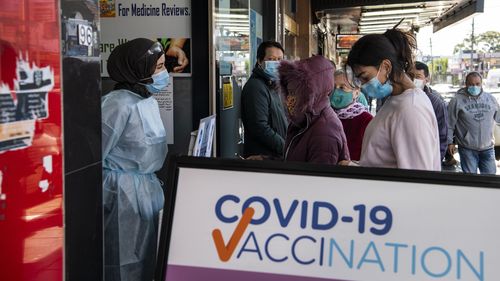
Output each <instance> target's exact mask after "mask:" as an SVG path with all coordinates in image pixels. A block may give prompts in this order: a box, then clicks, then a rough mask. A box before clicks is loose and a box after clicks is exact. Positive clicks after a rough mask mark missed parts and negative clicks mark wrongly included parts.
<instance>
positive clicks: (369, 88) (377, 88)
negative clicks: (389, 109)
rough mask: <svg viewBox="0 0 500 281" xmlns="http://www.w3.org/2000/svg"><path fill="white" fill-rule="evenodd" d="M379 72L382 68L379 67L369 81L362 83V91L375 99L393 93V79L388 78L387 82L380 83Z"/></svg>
mask: <svg viewBox="0 0 500 281" xmlns="http://www.w3.org/2000/svg"><path fill="white" fill-rule="evenodd" d="M379 73H380V68H379V69H378V72H377V75H376V76H375V77H373V78H372V79H371V80H370V81H368V82H367V83H365V84H363V85H361V91H362V92H363V93H365V94H367V95H368V96H370V97H372V98H375V99H383V98H385V97H387V96H389V95H390V94H391V93H392V84H391V81H389V79H387V81H386V82H385V84H382V83H380V80H378V74H379Z"/></svg>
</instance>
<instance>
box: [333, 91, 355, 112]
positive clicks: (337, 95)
mask: <svg viewBox="0 0 500 281" xmlns="http://www.w3.org/2000/svg"><path fill="white" fill-rule="evenodd" d="M352 102H353V95H352V92H346V91H344V90H342V89H340V88H339V89H335V91H334V92H333V93H332V95H331V96H330V104H331V105H332V107H333V108H335V109H341V108H346V107H347V106H348V105H350V104H351V103H352Z"/></svg>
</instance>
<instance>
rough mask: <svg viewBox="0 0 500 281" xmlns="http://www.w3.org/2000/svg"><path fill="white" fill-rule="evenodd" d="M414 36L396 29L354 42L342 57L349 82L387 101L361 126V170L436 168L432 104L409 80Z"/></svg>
mask: <svg viewBox="0 0 500 281" xmlns="http://www.w3.org/2000/svg"><path fill="white" fill-rule="evenodd" d="M415 47H416V42H415V37H413V36H412V35H411V34H406V33H403V32H402V31H400V30H397V29H390V30H387V31H386V32H385V33H384V34H370V35H366V36H364V37H362V38H361V39H359V40H358V41H357V42H356V43H355V44H354V46H353V47H352V49H351V51H350V52H349V57H348V59H347V66H346V72H347V74H348V75H347V76H348V78H349V80H350V82H351V83H352V84H353V85H355V86H361V90H362V91H363V92H364V93H366V94H367V95H369V96H370V97H373V98H375V99H383V98H386V97H387V100H386V101H385V103H384V105H383V107H382V109H380V111H379V112H378V113H377V115H376V116H375V118H374V119H373V120H372V121H371V122H370V124H369V125H368V127H367V128H366V131H365V135H364V138H363V145H362V149H361V159H360V165H361V166H368V167H384V168H400V169H416V170H434V171H440V170H441V162H440V152H439V134H438V126H437V121H436V117H435V114H434V111H433V109H432V104H431V102H430V100H429V98H428V97H427V96H426V95H425V93H424V92H423V91H422V90H421V89H418V88H416V87H415V85H414V84H413V81H412V79H411V77H410V75H409V74H410V73H411V71H412V68H413V66H414V61H413V50H414V49H415Z"/></svg>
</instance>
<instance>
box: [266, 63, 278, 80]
mask: <svg viewBox="0 0 500 281" xmlns="http://www.w3.org/2000/svg"><path fill="white" fill-rule="evenodd" d="M279 65H280V62H279V61H275V60H267V61H264V72H265V73H266V74H267V75H269V76H271V78H272V79H274V80H276V79H278V66H279Z"/></svg>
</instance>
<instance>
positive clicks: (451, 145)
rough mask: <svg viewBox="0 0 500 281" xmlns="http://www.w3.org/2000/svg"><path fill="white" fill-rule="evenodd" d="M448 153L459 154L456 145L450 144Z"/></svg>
mask: <svg viewBox="0 0 500 281" xmlns="http://www.w3.org/2000/svg"><path fill="white" fill-rule="evenodd" d="M448 152H449V153H450V154H451V155H453V154H455V153H457V148H456V146H455V145H454V144H448Z"/></svg>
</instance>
